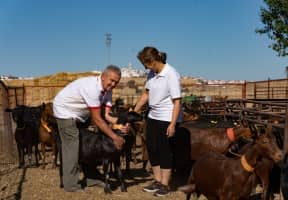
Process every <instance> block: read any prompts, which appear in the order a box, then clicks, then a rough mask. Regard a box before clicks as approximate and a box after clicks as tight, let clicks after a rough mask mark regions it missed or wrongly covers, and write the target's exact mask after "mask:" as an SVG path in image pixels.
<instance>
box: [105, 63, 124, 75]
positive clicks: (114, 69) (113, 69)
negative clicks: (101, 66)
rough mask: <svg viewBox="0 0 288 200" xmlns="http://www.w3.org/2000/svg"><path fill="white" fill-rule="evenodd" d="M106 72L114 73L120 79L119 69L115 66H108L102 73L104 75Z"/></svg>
mask: <svg viewBox="0 0 288 200" xmlns="http://www.w3.org/2000/svg"><path fill="white" fill-rule="evenodd" d="M108 72H115V73H117V74H118V75H119V77H121V69H120V68H119V67H118V66H116V65H108V66H107V67H106V69H105V70H104V71H103V74H106V73H108Z"/></svg>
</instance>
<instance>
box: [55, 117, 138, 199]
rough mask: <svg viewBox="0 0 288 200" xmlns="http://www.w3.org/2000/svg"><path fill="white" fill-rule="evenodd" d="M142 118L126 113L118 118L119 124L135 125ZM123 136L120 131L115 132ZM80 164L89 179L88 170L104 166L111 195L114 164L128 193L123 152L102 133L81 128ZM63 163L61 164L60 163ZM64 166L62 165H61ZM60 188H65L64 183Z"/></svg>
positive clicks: (107, 186) (122, 189)
mask: <svg viewBox="0 0 288 200" xmlns="http://www.w3.org/2000/svg"><path fill="white" fill-rule="evenodd" d="M141 120H142V116H141V115H140V114H138V113H136V112H126V113H125V114H121V115H119V116H118V122H117V123H118V124H123V125H124V124H126V123H133V122H137V121H141ZM114 131H115V132H116V133H117V134H119V135H121V136H122V133H121V131H120V130H114ZM79 133H80V134H79V135H80V138H79V140H80V141H79V148H80V149H79V164H80V165H81V167H82V169H83V172H84V176H85V177H86V178H88V177H87V174H88V173H87V170H91V169H92V170H97V169H96V168H97V166H99V165H101V164H103V171H104V176H105V187H104V191H105V193H111V192H112V190H111V188H110V184H109V171H108V169H109V164H110V163H113V164H114V166H115V169H116V173H117V176H118V178H119V180H120V183H121V191H122V192H126V191H127V189H126V185H125V182H124V178H123V175H122V172H121V167H120V156H121V153H122V151H121V150H118V149H117V148H116V147H115V145H114V143H113V140H112V139H111V138H109V137H108V136H106V134H104V133H101V132H94V131H90V130H88V129H86V128H79ZM124 148H125V147H124ZM60 163H61V162H60ZM61 166H62V163H61ZM61 170H62V167H60V181H61V180H62V171H61ZM60 186H63V184H62V182H61V183H60Z"/></svg>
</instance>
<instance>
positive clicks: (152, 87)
mask: <svg viewBox="0 0 288 200" xmlns="http://www.w3.org/2000/svg"><path fill="white" fill-rule="evenodd" d="M145 88H146V89H147V90H149V100H148V102H149V114H148V117H149V118H152V119H156V120H161V121H168V122H170V121H171V120H172V112H173V106H174V105H173V102H172V100H173V99H177V98H181V82H180V75H179V73H178V72H177V71H176V70H175V69H174V68H173V67H172V66H170V65H169V64H165V66H164V68H163V69H162V71H161V72H160V73H159V74H156V73H154V72H153V71H150V72H149V74H148V78H147V82H146V84H145ZM181 120H182V112H180V114H179V116H178V120H177V121H178V122H180V121H181Z"/></svg>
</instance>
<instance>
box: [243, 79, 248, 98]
mask: <svg viewBox="0 0 288 200" xmlns="http://www.w3.org/2000/svg"><path fill="white" fill-rule="evenodd" d="M246 87H247V84H246V81H244V84H243V85H242V99H246Z"/></svg>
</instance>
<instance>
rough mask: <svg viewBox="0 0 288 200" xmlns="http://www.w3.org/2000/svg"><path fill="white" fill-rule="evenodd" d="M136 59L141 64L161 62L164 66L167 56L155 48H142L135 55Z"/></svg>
mask: <svg viewBox="0 0 288 200" xmlns="http://www.w3.org/2000/svg"><path fill="white" fill-rule="evenodd" d="M137 58H138V59H139V60H140V62H141V63H142V64H149V63H151V62H152V61H158V62H162V63H163V64H166V58H167V55H166V53H164V52H160V51H158V49H156V48H155V47H149V46H147V47H144V48H143V49H142V50H141V51H140V52H139V53H138V55H137Z"/></svg>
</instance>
